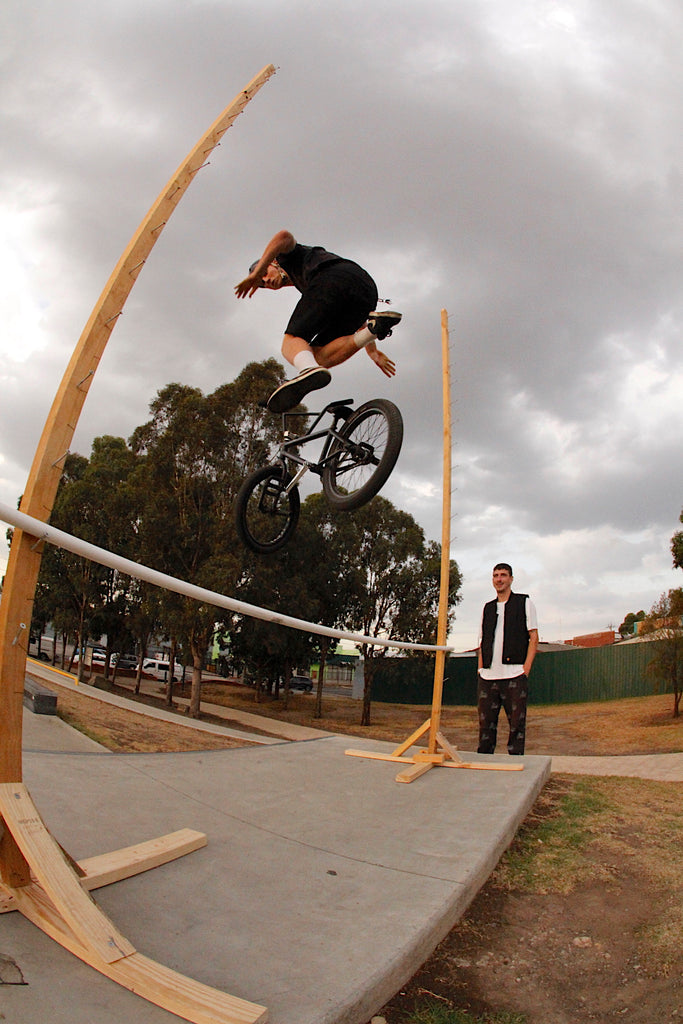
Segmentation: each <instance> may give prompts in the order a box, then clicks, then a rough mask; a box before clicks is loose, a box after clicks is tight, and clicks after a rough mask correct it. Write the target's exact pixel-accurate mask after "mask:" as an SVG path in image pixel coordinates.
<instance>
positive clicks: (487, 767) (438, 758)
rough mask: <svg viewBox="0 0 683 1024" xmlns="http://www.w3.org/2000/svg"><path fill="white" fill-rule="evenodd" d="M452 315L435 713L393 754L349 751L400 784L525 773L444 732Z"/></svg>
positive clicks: (444, 325)
mask: <svg viewBox="0 0 683 1024" xmlns="http://www.w3.org/2000/svg"><path fill="white" fill-rule="evenodd" d="M448 347H449V333H448V313H447V311H446V310H445V309H442V310H441V358H442V364H443V499H442V513H441V585H440V589H439V617H438V623H437V635H436V643H437V649H436V660H435V664H434V686H433V689H432V712H431V715H430V717H429V718H428V719H427V721H426V722H425V723H424V724H423V725H421V726H420V727H419V729H416V730H415V732H414V733H412V734H411V735H410V736H408V738H407V739H405V740H404V741H403V743H401V744H399V746H398V747H396V748H395V749H394V750H392V752H391V753H390V754H381V753H375V752H373V751H368V750H346V751H345V753H346V754H348V755H349V756H350V757H366V758H370V759H372V760H376V761H395V762H397V763H400V764H404V765H406V766H407V767H406V768H404V769H402V770H401V771H400V772H399V773H398V775H397V776H396V782H407V783H410V782H413V781H414V780H415V779H419V777H420V776H421V775H424V774H425V773H426V772H428V771H430V769H431V768H436V767H440V768H471V769H474V770H476V769H479V770H483V771H500V772H516V771H523V769H524V765H522V764H514V765H511V764H500V763H499V762H496V763H492V762H486V761H463V759H462V758H461V757H460V755H459V754H458V750H457V747H455V746H453V744H451V743H450V742H449V741H448V739H447V738H446V737H445V736H444V734H443V733H442V732H441V707H442V704H443V677H444V670H445V666H446V650H445V647H446V634H447V632H448V592H449V590H450V574H451V372H450V360H449V353H448ZM426 732H429V740H428V746H427V748H426V749H419V750H418V751H417V752H416V753H414V754H413V755H412V756H411V754H410V753H409V751H410V748H411V747H413V746H414V745H415V743H416V742H417V740H418V739H420V737H421V736H424V734H425V733H426Z"/></svg>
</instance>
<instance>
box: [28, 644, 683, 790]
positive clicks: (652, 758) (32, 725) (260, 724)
mask: <svg viewBox="0 0 683 1024" xmlns="http://www.w3.org/2000/svg"><path fill="white" fill-rule="evenodd" d="M30 671H31V673H32V674H33V675H36V676H39V677H40V678H41V679H43V680H45V682H47V683H49V682H53V683H55V684H57V685H59V686H65V687H66V688H67V689H71V690H74V691H75V692H80V693H86V694H87V695H88V696H90V697H94V698H96V699H97V700H101V701H104V702H106V703H109V704H115V705H116V706H118V707H124V708H128V709H130V710H132V711H135V712H137V713H138V714H143V715H150V716H151V717H154V718H157V719H162V720H164V721H168V722H174V723H175V724H176V725H186V726H190V727H191V728H194V729H201V730H203V731H205V732H214V733H217V734H221V733H222V734H225V735H229V736H232V737H234V738H236V739H243V740H251V741H252V742H254V743H259V744H262V745H267V744H273V743H280V742H282V741H283V740H296V741H301V740H312V739H320V738H322V737H324V736H330V735H331V734H330V733H328V732H323V731H322V730H320V729H313V728H310V727H308V726H302V725H294V724H293V723H290V722H280V721H278V720H277V719H274V718H266V717H265V716H264V715H257V714H254V713H252V712H248V711H237V710H235V709H234V708H224V707H221V706H220V705H217V704H208V703H206V702H202V705H201V710H202V712H204V713H205V714H209V715H211V716H212V717H214V718H225V719H226V721H227V722H230V723H237V724H238V725H239V726H240V727H243V728H240V729H235V728H234V727H230V726H217V725H211V724H209V723H207V722H198V721H196V720H195V719H190V718H185V717H184V716H183V715H178V714H177V713H174V712H172V711H168V710H165V709H163V708H155V707H150V706H149V705H145V704H140V703H138V702H136V701H132V700H128V699H127V698H125V697H120V696H118V695H115V694H111V693H107V692H106V691H105V690H96V689H94V688H93V687H91V686H88V685H87V684H86V685H85V686H83V685H81V686H77V685H76V683H75V681H74V677H73V676H72V675H70V674H69V673H67V672H61V671H60V670H59V669H53V668H52V667H51V666H47V665H45V664H44V663H43V662H38V661H31V662H30ZM120 682H121V681H120ZM123 685H125V681H123ZM148 686H149V687H150V688H151V689H155V690H156V691H158V688H159V687H158V684H156V683H149V684H148ZM131 688H132V682H131ZM175 700H176V702H177V703H178V704H181V705H187V704H188V703H189V701H188V700H185V699H183V698H175ZM46 718H48V719H49V718H52V716H45V715H34V714H32V713H28V716H27V715H25V716H24V730H25V739H26V740H27V741H28V742H29V743H30V745H31V746H33V747H34V748H37V749H43V750H57V749H61V750H75V749H85V748H86V747H87V748H90V749H92V747H93V741H92V740H88V739H87V738H86V737H82V740H81V739H80V738H79V737H81V734H80V733H76V735H75V736H73V738H72V739H71V741H70V740H69V734H70V733H73V732H74V730H69V727H68V726H66V725H65V724H64V723H63V722H61V721H55V720H53V721H52V724H51V725H49V724H48V723H47V722H38V721H36V719H46ZM253 729H256V730H258V732H256V733H255V732H252V731H250V730H253ZM39 731H40V732H41V735H44V737H45V741H46V743H47V745H42V744H41V743H40V742H39V740H38V738H37V734H38V732H39ZM261 733H266V734H267V735H261ZM31 735H33V736H34V738H35V743H31V742H30V737H31ZM59 743H62V744H64V745H63V746H61V747H60V746H59ZM36 744H37V747H36ZM94 746H97V744H94ZM101 749H102V750H103V749H104V748H101ZM552 771H553V772H555V773H565V774H568V775H620V776H625V777H627V778H639V779H654V780H658V781H661V782H683V753H676V754H633V755H623V756H606V757H569V756H564V755H561V754H560V755H553V756H552Z"/></svg>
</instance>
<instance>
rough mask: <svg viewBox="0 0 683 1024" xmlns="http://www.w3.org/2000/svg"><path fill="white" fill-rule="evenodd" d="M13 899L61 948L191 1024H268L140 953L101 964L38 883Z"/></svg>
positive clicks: (241, 1003) (254, 1008)
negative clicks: (191, 1023)
mask: <svg viewBox="0 0 683 1024" xmlns="http://www.w3.org/2000/svg"><path fill="white" fill-rule="evenodd" d="M15 896H16V901H17V907H18V909H19V910H20V911H21V912H22V914H23V915H24V916H25V917H26V918H28V920H29V921H32V922H33V924H35V925H36V926H37V927H38V928H40V929H41V931H43V932H45V934H46V935H49V936H50V938H51V939H54V940H55V942H58V943H59V944H60V946H63V947H64V948H65V949H68V950H69V952H71V953H73V954H74V956H77V957H78V958H79V959H80V960H83V961H84V962H85V963H87V964H89V965H90V966H91V967H93V968H94V969H95V970H96V971H99V972H100V974H103V975H105V976H106V977H107V978H111V980H112V981H115V982H116V983H117V984H119V985H122V986H123V987H124V988H127V989H129V990H130V991H131V992H135V994H136V995H139V996H141V997H142V998H143V999H147V1000H148V1002H150V1003H154V1004H155V1005H156V1006H161V1007H163V1009H165V1010H168V1011H169V1012H170V1013H175V1014H176V1016H178V1017H183V1018H184V1019H185V1020H189V1021H192V1022H193V1024H265V1022H266V1021H267V1020H268V1011H267V1009H266V1008H265V1007H264V1006H259V1005H258V1004H257V1003H251V1002H249V1001H248V1000H246V999H240V998H239V997H237V996H231V995H228V994H227V993H226V992H221V991H219V990H218V989H215V988H211V987H210V986H209V985H204V984H202V983H201V982H198V981H194V980H193V979H192V978H187V977H185V976H184V975H182V974H178V973H177V971H172V970H171V969H170V968H168V967H164V966H163V965H162V964H158V963H155V962H154V961H153V960H150V959H149V958H148V957H145V956H143V955H142V954H141V953H133V954H131V955H130V956H127V957H123V958H122V959H120V960H117V961H116V962H115V963H110V962H108V961H105V960H101V959H100V958H99V957H98V956H97V954H96V953H95V952H94V950H92V949H89V948H87V947H86V946H84V945H83V943H82V942H81V940H80V938H79V937H78V936H76V935H75V934H74V933H73V931H72V930H71V929H70V928H69V926H68V925H67V924H66V922H65V921H64V919H63V918H62V917H61V916H60V915H59V913H58V912H57V910H56V908H55V907H54V905H53V904H52V903H51V901H50V900H49V898H48V897H47V895H46V894H45V892H44V891H43V890H42V888H41V887H40V886H39V885H38V884H37V883H33V884H31V885H27V886H24V887H23V888H21V889H17V890H16V891H15Z"/></svg>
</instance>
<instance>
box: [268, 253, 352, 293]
mask: <svg viewBox="0 0 683 1024" xmlns="http://www.w3.org/2000/svg"><path fill="white" fill-rule="evenodd" d="M277 262H278V263H279V265H280V266H281V267H282V269H283V270H284V272H285V273H286V274H287V276H288V278H289V279H290V281H291V282H292V284H293V285H294V287H295V288H298V289H299V291H300V292H305V291H306V289H307V287H308V285H309V284H310V283H311V278H313V277H315V275H316V274H317V272H318V271H319V270H320V269H321V268H322V267H331V266H334V265H335V264H336V263H346V262H348V261H347V260H344V259H343V258H342V257H341V256H337V255H335V253H333V252H328V251H327V249H323V247H322V246H321V245H300V244H299V243H298V242H297V244H296V245H295V246H294V248H293V249H292V251H291V252H285V253H281V254H280V255H279V256H278V258H277Z"/></svg>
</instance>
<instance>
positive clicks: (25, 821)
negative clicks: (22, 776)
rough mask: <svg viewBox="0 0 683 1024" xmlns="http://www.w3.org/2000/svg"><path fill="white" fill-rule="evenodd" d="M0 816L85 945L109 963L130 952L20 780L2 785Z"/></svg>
mask: <svg viewBox="0 0 683 1024" xmlns="http://www.w3.org/2000/svg"><path fill="white" fill-rule="evenodd" d="M0 815H1V816H2V817H3V818H4V820H5V826H6V828H8V829H9V831H10V832H11V833H12V836H13V837H14V840H15V842H16V844H17V846H18V847H19V849H20V850H21V852H22V854H23V855H24V857H25V858H26V861H27V862H28V864H29V865H30V867H31V871H32V873H33V874H34V875H35V877H36V878H37V879H38V881H39V882H40V884H41V886H42V888H43V889H44V890H45V892H46V893H47V894H48V896H49V897H50V900H51V901H52V903H54V905H55V907H56V908H57V911H58V913H59V914H60V915H61V916H62V917H63V918H64V920H65V922H66V923H67V924H68V925H69V927H70V928H71V929H72V930H73V932H74V934H75V935H77V936H78V937H79V939H80V940H81V941H82V942H83V944H84V945H85V946H86V947H91V948H92V949H93V950H94V951H95V952H96V953H97V955H98V956H99V957H100V958H101V959H102V960H103V961H106V962H107V963H113V962H114V961H115V960H119V959H120V958H121V957H123V956H130V954H131V953H134V952H135V947H134V946H133V945H131V943H130V942H129V941H128V939H126V938H125V937H124V936H123V935H121V933H120V932H119V931H118V929H117V928H116V927H115V926H114V924H113V923H112V922H111V921H110V920H109V918H108V917H107V916H106V914H104V913H103V912H102V911H101V910H100V908H99V907H98V906H97V904H96V903H95V902H94V900H93V899H92V898H91V897H90V895H89V894H88V893H87V892H85V891H84V890H83V889H82V888H81V885H80V882H79V879H78V876H77V875H76V874H75V872H74V871H73V869H72V868H71V866H70V865H69V864H68V863H67V861H66V858H65V857H64V854H63V853H62V851H61V850H60V848H59V844H58V843H57V842H56V841H55V840H54V839H53V837H52V836H51V835H50V833H49V832H48V830H47V828H46V827H45V825H44V823H43V821H42V819H41V817H40V815H39V814H38V811H37V809H36V806H35V804H34V803H33V801H32V799H31V797H30V795H29V792H28V790H27V789H26V786H24V785H23V783H20V782H6V783H3V784H0ZM17 892H20V889H15V890H14V893H15V895H16V894H17ZM20 909H21V908H20Z"/></svg>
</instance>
